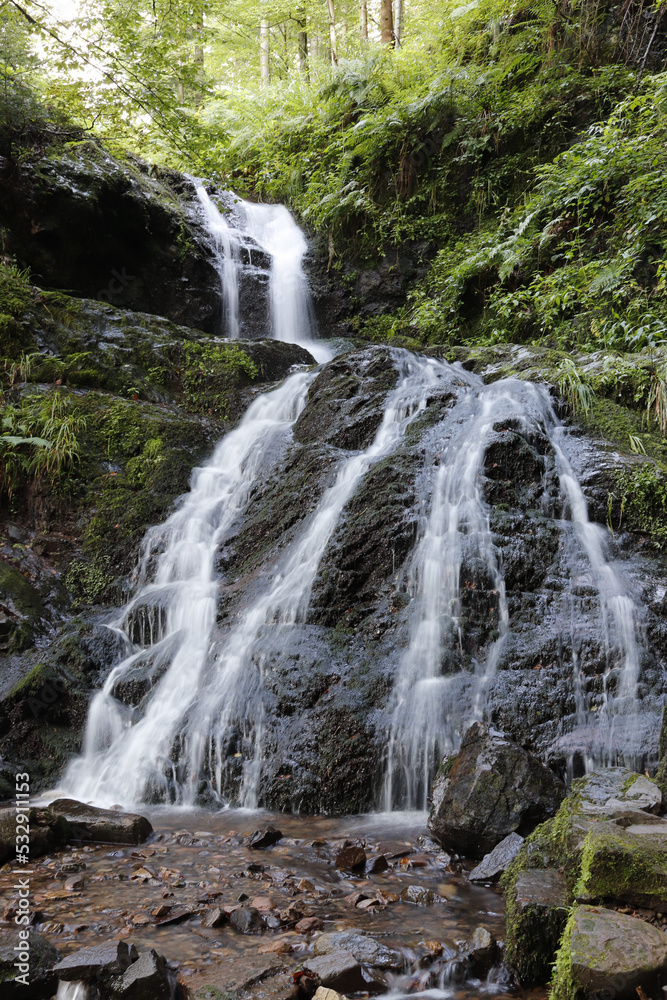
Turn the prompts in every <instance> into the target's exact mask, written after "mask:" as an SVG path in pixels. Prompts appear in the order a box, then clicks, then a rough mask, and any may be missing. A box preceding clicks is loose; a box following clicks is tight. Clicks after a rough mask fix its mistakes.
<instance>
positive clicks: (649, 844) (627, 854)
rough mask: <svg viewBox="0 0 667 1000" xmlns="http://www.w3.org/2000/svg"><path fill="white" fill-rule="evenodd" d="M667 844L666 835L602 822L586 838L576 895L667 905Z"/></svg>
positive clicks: (658, 907)
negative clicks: (638, 832)
mask: <svg viewBox="0 0 667 1000" xmlns="http://www.w3.org/2000/svg"><path fill="white" fill-rule="evenodd" d="M666 846H667V845H666V841H665V838H664V837H660V836H657V835H656V836H651V835H650V834H643V835H641V836H635V835H632V834H628V833H626V832H625V831H624V830H623V829H621V828H619V827H618V826H616V825H615V824H613V823H605V824H600V825H599V827H598V828H594V829H592V830H590V832H589V833H588V834H587V836H586V839H585V841H584V847H583V851H582V856H581V873H580V876H579V879H578V881H577V885H576V887H575V894H576V896H577V897H578V898H588V899H591V900H605V899H613V900H615V901H616V902H621V903H628V904H629V905H631V906H641V907H647V908H648V909H653V910H656V911H663V910H665V909H667V850H666V849H665V848H666Z"/></svg>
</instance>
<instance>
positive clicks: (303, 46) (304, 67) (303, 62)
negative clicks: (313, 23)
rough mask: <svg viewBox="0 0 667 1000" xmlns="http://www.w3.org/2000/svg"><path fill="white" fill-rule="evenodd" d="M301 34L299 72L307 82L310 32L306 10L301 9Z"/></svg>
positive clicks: (299, 23)
mask: <svg viewBox="0 0 667 1000" xmlns="http://www.w3.org/2000/svg"><path fill="white" fill-rule="evenodd" d="M297 23H298V25H299V33H298V45H299V70H300V72H301V76H303V77H304V78H305V79H306V80H307V79H308V78H309V72H308V31H307V25H308V22H307V20H306V8H305V7H300V8H299V15H298V21H297Z"/></svg>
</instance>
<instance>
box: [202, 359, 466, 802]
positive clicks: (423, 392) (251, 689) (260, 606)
mask: <svg viewBox="0 0 667 1000" xmlns="http://www.w3.org/2000/svg"><path fill="white" fill-rule="evenodd" d="M394 355H395V360H396V364H397V366H398V368H399V373H400V381H399V384H398V387H397V388H396V389H395V390H394V391H393V392H391V393H390V394H389V397H388V399H387V401H386V404H385V409H384V415H383V419H382V423H381V424H380V427H379V428H378V431H377V433H376V434H375V437H374V439H373V441H372V442H371V444H370V445H369V446H368V447H367V448H366V449H365V450H364V451H363V452H360V453H357V454H353V455H352V456H351V457H350V458H348V459H346V460H344V461H343V462H342V463H341V465H340V467H339V469H338V473H337V476H336V479H335V482H334V484H333V485H332V486H331V487H329V489H327V490H326V491H325V493H324V495H323V497H322V499H321V500H320V502H319V504H318V506H317V508H316V510H315V513H314V514H313V516H312V517H311V518H310V519H309V523H308V525H307V526H306V528H305V529H304V530H303V531H302V533H301V534H300V535H299V536H297V538H296V539H295V541H294V542H293V543H292V545H291V546H290V548H289V550H288V552H287V554H286V556H285V557H284V559H283V560H282V561H281V563H280V565H279V566H278V567H277V568H276V570H275V571H274V573H273V576H272V579H271V581H270V584H269V586H268V587H267V589H266V591H265V592H264V593H263V594H262V595H260V597H259V598H258V599H257V600H256V601H255V602H254V603H253V604H252V605H251V606H250V607H249V609H248V610H247V611H246V613H245V614H244V616H243V617H242V619H241V621H240V623H239V624H238V625H237V626H236V628H234V629H233V630H232V632H231V634H230V636H229V637H228V638H227V640H226V641H225V642H224V644H223V646H222V649H221V650H220V651H219V652H218V654H217V656H216V658H215V661H214V663H213V664H212V665H211V668H210V669H209V670H208V672H207V677H206V679H205V682H204V688H205V691H206V697H205V699H202V704H201V708H200V710H199V711H198V712H196V713H193V715H192V718H191V722H190V725H189V727H188V729H187V730H186V737H185V744H186V747H187V755H186V762H187V770H188V775H189V781H190V786H191V787H193V786H194V783H195V781H196V778H197V776H199V775H200V774H201V773H202V772H203V771H207V772H208V773H209V774H210V775H211V776H212V778H213V781H214V784H215V787H216V791H217V793H218V794H219V795H221V794H222V776H223V769H224V767H225V764H226V762H227V760H228V758H229V753H228V751H229V743H230V740H231V739H232V738H233V737H237V734H238V733H239V732H240V733H241V736H242V741H243V745H245V747H246V751H245V754H244V758H245V759H244V767H243V779H242V786H241V791H240V796H239V797H240V800H241V802H242V804H243V805H245V806H248V807H255V806H256V805H257V803H258V792H259V779H260V773H261V761H262V735H263V721H262V715H263V706H262V674H263V666H264V664H265V662H266V658H267V654H268V652H269V651H270V650H271V649H275V648H277V647H279V646H280V643H281V633H282V631H283V630H284V629H288V628H289V627H290V626H291V625H293V624H294V623H295V622H299V621H303V620H304V618H305V615H306V611H307V609H308V602H309V599H310V594H311V590H312V586H313V582H314V579H315V574H316V572H317V569H318V566H319V564H320V561H321V559H322V556H323V555H324V551H325V549H326V546H327V543H328V541H329V539H330V538H331V535H332V533H333V531H334V529H335V528H336V525H337V523H338V519H339V517H340V515H341V512H342V510H343V508H344V507H345V505H346V503H347V502H348V501H349V500H350V498H351V497H352V495H353V494H354V491H355V489H356V487H357V485H358V484H359V483H360V481H361V479H362V478H363V476H364V475H365V474H366V473H367V472H368V470H369V469H370V468H371V466H372V465H374V464H375V463H376V462H378V461H379V460H380V459H382V458H384V457H385V456H387V455H390V454H391V453H392V452H393V451H395V449H396V448H397V447H398V445H399V443H400V441H401V440H402V438H403V436H404V434H405V431H406V428H407V427H408V426H409V424H410V423H411V422H412V421H413V420H414V419H415V417H416V416H418V414H419V413H421V412H422V411H423V410H424V409H425V407H426V402H427V398H428V395H429V392H432V391H433V388H434V387H435V386H436V385H437V383H438V381H439V379H441V378H442V377H443V376H447V377H449V376H450V373H451V371H452V369H451V368H450V366H449V365H446V364H443V363H439V362H436V361H433V360H430V359H429V360H427V359H421V358H416V357H415V356H414V355H410V354H408V352H406V351H395V352H394ZM236 745H239V744H238V743H237V744H236Z"/></svg>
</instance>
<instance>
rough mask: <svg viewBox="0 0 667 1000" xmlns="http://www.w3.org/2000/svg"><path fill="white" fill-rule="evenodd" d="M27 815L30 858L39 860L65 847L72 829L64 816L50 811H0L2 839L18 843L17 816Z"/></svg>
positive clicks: (41, 809)
mask: <svg viewBox="0 0 667 1000" xmlns="http://www.w3.org/2000/svg"><path fill="white" fill-rule="evenodd" d="M22 815H25V819H26V820H27V822H24V821H21V822H24V825H25V826H26V827H28V828H29V831H30V832H29V838H30V839H29V847H30V851H29V857H30V858H39V857H41V856H42V855H43V854H49V853H51V852H52V851H57V850H58V849H59V848H61V847H63V846H64V845H65V844H66V843H67V841H68V839H69V835H70V828H69V824H68V823H67V820H66V819H65V818H64V817H63V816H58V815H56V813H54V812H51V810H50V809H43V808H36V807H32V808H28V809H26V811H25V814H23V813H17V810H16V807H15V806H10V807H8V808H5V809H0V838H2V840H4V841H5V842H6V843H8V844H15V843H16V834H17V825H18V824H19V820H17V816H22Z"/></svg>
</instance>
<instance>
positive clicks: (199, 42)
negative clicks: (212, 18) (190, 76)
mask: <svg viewBox="0 0 667 1000" xmlns="http://www.w3.org/2000/svg"><path fill="white" fill-rule="evenodd" d="M203 35H204V11H203V9H202V8H201V7H199V8H198V9H197V10H196V13H195V81H196V89H195V107H197V108H199V107H201V105H202V104H203V103H204V41H203Z"/></svg>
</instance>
